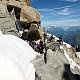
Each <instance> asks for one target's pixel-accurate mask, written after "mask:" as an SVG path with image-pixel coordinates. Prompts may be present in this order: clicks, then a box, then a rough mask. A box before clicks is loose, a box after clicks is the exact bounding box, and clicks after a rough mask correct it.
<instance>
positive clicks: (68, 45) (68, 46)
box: [63, 42, 71, 48]
mask: <svg viewBox="0 0 80 80" xmlns="http://www.w3.org/2000/svg"><path fill="white" fill-rule="evenodd" d="M63 44H66V46H67V48H70V47H71V45H70V44H68V43H65V42H63Z"/></svg>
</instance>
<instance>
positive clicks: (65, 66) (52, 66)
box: [34, 49, 77, 80]
mask: <svg viewBox="0 0 80 80" xmlns="http://www.w3.org/2000/svg"><path fill="white" fill-rule="evenodd" d="M34 66H35V69H36V80H77V79H76V77H75V76H74V74H72V72H71V71H70V65H69V63H68V61H67V59H66V58H65V56H64V54H62V53H61V52H60V51H58V50H57V51H55V52H54V51H52V50H51V49H49V50H48V52H47V64H45V62H44V55H41V56H40V57H37V58H36V60H35V61H34Z"/></svg>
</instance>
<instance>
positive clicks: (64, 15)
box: [31, 0, 80, 26]
mask: <svg viewBox="0 0 80 80" xmlns="http://www.w3.org/2000/svg"><path fill="white" fill-rule="evenodd" d="M31 6H32V7H34V8H36V9H37V10H38V11H39V12H40V14H41V21H42V26H49V25H50V26H80V0H31Z"/></svg>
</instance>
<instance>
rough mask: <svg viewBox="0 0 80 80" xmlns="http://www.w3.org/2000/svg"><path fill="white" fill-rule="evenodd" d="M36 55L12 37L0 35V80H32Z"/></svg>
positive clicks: (26, 44)
mask: <svg viewBox="0 0 80 80" xmlns="http://www.w3.org/2000/svg"><path fill="white" fill-rule="evenodd" d="M36 55H37V53H36V52H35V51H34V50H33V49H32V48H31V47H30V46H29V45H28V43H27V42H25V41H23V40H21V39H20V38H18V37H16V36H13V35H0V80H34V79H35V69H34V66H33V64H32V63H31V61H32V60H33V59H34V58H35V57H36Z"/></svg>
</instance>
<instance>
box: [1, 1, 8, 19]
mask: <svg viewBox="0 0 80 80" xmlns="http://www.w3.org/2000/svg"><path fill="white" fill-rule="evenodd" d="M5 17H7V5H5V3H2V2H0V18H5Z"/></svg>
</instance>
